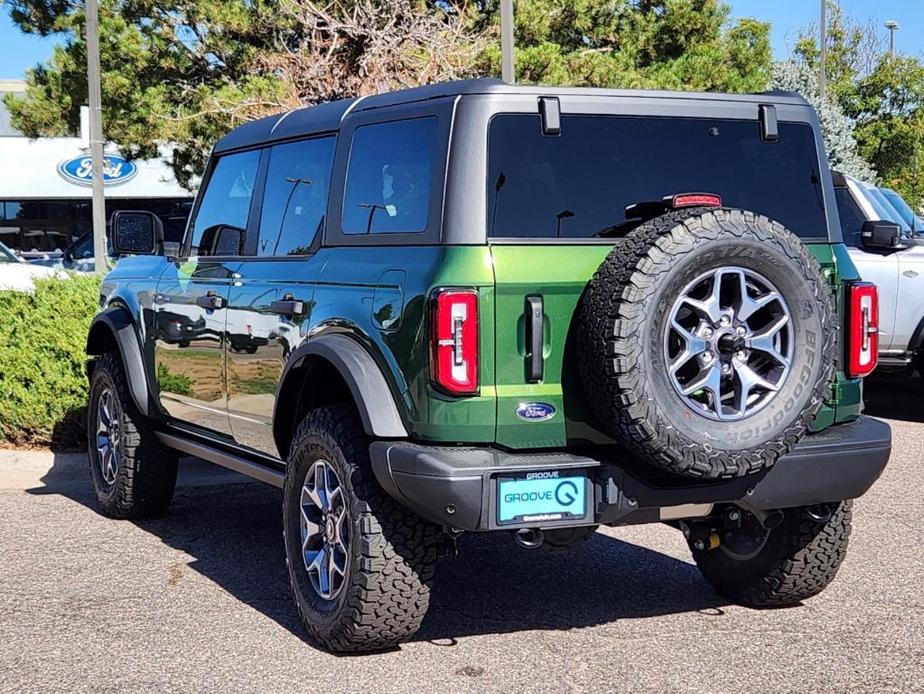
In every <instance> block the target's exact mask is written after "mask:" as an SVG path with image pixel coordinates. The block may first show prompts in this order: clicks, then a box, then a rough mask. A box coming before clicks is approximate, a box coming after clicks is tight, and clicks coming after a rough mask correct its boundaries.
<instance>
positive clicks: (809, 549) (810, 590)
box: [690, 501, 853, 607]
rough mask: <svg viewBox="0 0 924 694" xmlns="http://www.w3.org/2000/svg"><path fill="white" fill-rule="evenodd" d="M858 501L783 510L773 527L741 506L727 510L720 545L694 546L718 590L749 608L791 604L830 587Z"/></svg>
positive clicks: (698, 560)
mask: <svg viewBox="0 0 924 694" xmlns="http://www.w3.org/2000/svg"><path fill="white" fill-rule="evenodd" d="M852 512H853V502H852V501H841V502H840V503H835V504H822V505H818V506H804V507H800V508H791V509H785V510H783V520H782V522H781V523H780V524H779V525H778V526H777V527H775V528H772V529H770V530H767V529H765V528H763V527H762V526H761V524H760V523H758V522H757V519H756V518H755V517H754V516H753V515H751V514H750V513H747V512H745V511H741V510H737V509H735V510H733V511H731V512H729V513H727V514H726V520H725V521H724V523H723V529H722V531H721V533H720V537H719V546H718V547H716V548H715V549H697V548H696V547H695V546H694V544H693V543H692V542H691V544H690V549H691V550H692V552H693V559H695V560H696V564H697V566H699V570H700V571H701V572H702V574H703V576H704V577H705V578H706V580H707V581H709V583H710V584H711V585H712V587H713V588H715V590H716V591H717V592H718V593H720V594H721V595H724V596H725V597H727V598H729V599H730V600H733V601H734V602H737V603H740V604H742V605H746V606H748V607H788V606H791V605H797V604H799V603H800V602H802V601H803V600H807V599H808V598H811V597H813V596H815V595H818V594H819V593H820V592H821V591H823V590H824V589H825V588H827V587H828V585H829V584H830V583H831V581H833V580H834V577H835V575H836V574H837V570H838V569H839V568H840V565H841V563H842V562H843V561H844V557H845V556H846V554H847V542H848V540H849V538H850V524H851V518H852Z"/></svg>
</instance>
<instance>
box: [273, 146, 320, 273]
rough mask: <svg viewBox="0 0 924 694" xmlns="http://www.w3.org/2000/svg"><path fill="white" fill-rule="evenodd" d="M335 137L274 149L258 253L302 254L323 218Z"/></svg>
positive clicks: (318, 228) (307, 248)
mask: <svg viewBox="0 0 924 694" xmlns="http://www.w3.org/2000/svg"><path fill="white" fill-rule="evenodd" d="M334 143H335V140H334V138H333V137H322V138H316V139H313V140H303V141H301V142H291V143H289V144H285V145H276V146H275V147H273V148H272V149H271V150H270V160H269V167H268V168H267V172H266V188H265V192H264V194H263V211H262V213H261V218H260V242H259V243H258V244H257V254H258V255H304V254H305V253H307V252H308V250H309V248H310V246H311V242H312V241H313V240H314V238H315V236H316V235H317V234H318V231H319V230H320V229H321V227H322V226H323V224H324V213H325V212H326V210H327V191H328V187H329V184H330V171H331V165H332V163H333V158H334Z"/></svg>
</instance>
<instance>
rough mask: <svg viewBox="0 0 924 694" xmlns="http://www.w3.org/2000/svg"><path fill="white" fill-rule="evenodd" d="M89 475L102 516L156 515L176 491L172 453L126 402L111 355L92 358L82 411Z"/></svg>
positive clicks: (128, 396) (120, 372)
mask: <svg viewBox="0 0 924 694" xmlns="http://www.w3.org/2000/svg"><path fill="white" fill-rule="evenodd" d="M87 442H88V458H89V462H90V475H91V476H92V478H93V487H94V489H95V490H96V498H97V500H98V501H99V505H100V508H101V510H102V512H103V513H104V514H106V515H107V516H111V517H113V518H143V517H151V516H157V515H160V514H162V513H163V512H164V511H165V510H166V509H167V506H168V505H169V504H170V500H171V499H172V498H173V492H174V489H175V488H176V473H177V455H176V452H175V451H173V450H172V449H170V448H167V447H166V446H164V445H163V444H162V443H161V442H160V441H159V440H158V439H157V437H156V436H155V434H154V430H153V428H152V427H151V423H150V421H148V420H147V419H146V418H145V417H144V415H142V414H141V412H139V411H138V408H137V407H135V403H134V401H133V400H132V397H131V394H130V393H129V391H128V381H127V380H126V377H125V372H124V371H123V369H122V362H121V360H120V359H119V358H118V356H117V355H116V354H114V353H112V352H108V353H106V354H104V355H102V356H101V357H100V358H99V359H97V360H96V364H95V366H94V368H93V377H92V380H91V382H90V402H89V406H88V408H87Z"/></svg>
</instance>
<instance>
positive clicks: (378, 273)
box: [87, 80, 891, 651]
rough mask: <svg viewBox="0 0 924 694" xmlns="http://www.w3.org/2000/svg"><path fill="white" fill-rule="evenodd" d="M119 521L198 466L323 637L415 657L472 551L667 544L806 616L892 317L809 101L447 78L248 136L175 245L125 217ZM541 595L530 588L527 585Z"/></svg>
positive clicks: (823, 574)
mask: <svg viewBox="0 0 924 694" xmlns="http://www.w3.org/2000/svg"><path fill="white" fill-rule="evenodd" d="M112 234H113V241H114V246H115V249H116V250H117V251H118V252H119V254H120V255H122V256H130V257H123V258H122V259H121V260H120V261H119V262H118V264H117V266H116V267H115V269H114V270H112V272H110V273H109V275H108V276H107V277H106V279H105V281H104V283H103V287H102V295H101V311H100V313H99V315H98V316H97V317H96V319H95V320H94V322H93V325H92V327H91V328H90V333H89V337H88V341H87V352H88V354H89V355H90V356H91V360H90V362H89V369H88V370H89V377H90V382H91V388H90V402H89V417H88V433H89V439H90V446H89V448H90V451H89V453H90V469H91V472H92V476H93V482H94V484H95V488H96V493H97V496H98V498H99V503H100V506H101V508H102V510H103V512H104V513H106V514H108V515H111V516H113V517H118V518H128V517H139V516H146V515H152V514H157V513H161V512H163V511H164V510H165V509H166V507H167V505H168V503H169V502H170V499H171V496H172V494H173V491H174V486H175V481H176V473H177V458H178V455H180V454H191V455H195V456H198V457H200V458H204V459H205V460H208V461H212V462H214V463H217V464H219V465H223V466H226V467H228V468H231V469H233V470H237V471H239V472H242V473H244V474H246V475H250V476H252V477H254V478H257V479H259V480H262V481H264V482H268V483H270V484H274V485H276V486H278V487H281V488H282V489H283V490H284V491H283V508H282V512H283V527H284V542H285V552H286V556H287V558H288V571H289V576H290V579H291V589H292V595H293V597H294V601H295V606H296V608H297V610H298V614H299V616H300V618H301V621H302V623H303V624H304V627H305V630H306V631H307V634H308V637H309V639H310V640H311V641H312V642H313V643H316V644H319V645H321V646H323V647H325V648H328V649H331V650H334V651H359V650H374V649H381V648H387V647H390V646H393V645H394V644H396V643H398V642H399V641H401V640H402V639H406V638H408V637H410V636H411V635H413V634H414V633H415V631H416V630H417V629H418V627H419V626H420V623H421V620H422V619H423V618H424V615H425V614H426V611H427V604H428V596H429V593H430V589H431V583H432V580H433V576H434V569H435V565H436V563H437V560H438V559H439V557H440V556H441V555H442V554H443V553H444V550H445V549H446V548H447V546H448V547H450V548H451V547H452V545H453V542H454V540H455V538H456V537H457V536H458V535H459V534H460V533H462V532H465V531H469V532H484V531H491V532H503V531H506V532H510V533H511V534H512V535H513V536H514V537H515V538H516V541H517V542H518V543H519V544H520V545H521V546H523V547H526V548H539V549H541V548H551V549H557V550H563V549H565V548H567V547H569V546H571V545H574V544H575V543H578V542H580V541H582V540H585V539H586V538H587V537H589V536H590V535H592V534H593V532H594V530H595V528H597V527H598V526H600V525H609V526H616V525H625V524H636V523H668V524H670V525H672V526H674V527H676V528H677V529H679V530H680V531H681V532H683V534H684V535H685V536H686V538H687V539H688V542H689V544H690V547H691V550H692V553H693V557H694V559H695V560H696V563H697V564H698V566H699V568H700V569H701V570H702V573H703V575H704V576H705V578H706V580H707V581H709V583H711V584H712V585H713V586H714V587H715V589H716V590H717V591H719V592H720V593H722V594H723V595H725V596H727V597H728V598H730V599H732V600H735V601H738V602H740V603H742V604H745V605H751V606H754V607H774V606H782V605H791V604H794V603H798V602H799V601H801V600H804V599H806V598H809V597H811V596H812V595H815V594H817V593H818V592H819V591H821V590H822V589H823V588H824V587H825V586H826V585H827V584H828V583H829V582H830V581H831V580H832V579H833V577H834V575H835V573H836V572H837V569H838V566H839V565H840V563H841V561H842V560H843V558H844V553H845V551H846V547H847V539H848V535H849V533H850V522H851V501H850V499H853V498H855V497H858V496H860V495H862V494H863V493H865V492H866V490H867V489H868V488H869V487H870V485H872V484H873V482H874V481H875V480H876V479H877V477H878V476H879V475H880V473H881V472H882V470H883V467H884V466H885V464H886V462H887V460H888V457H889V451H890V446H891V434H890V430H889V427H888V426H887V425H886V424H884V423H882V422H879V421H876V420H874V419H871V418H867V417H863V416H861V414H860V413H861V410H862V400H861V380H860V379H861V378H862V377H863V376H865V375H866V374H868V373H869V372H870V371H871V370H872V369H873V368H874V366H875V363H876V353H877V345H876V341H877V319H878V317H877V296H876V289H875V287H874V286H872V285H870V284H866V283H863V282H860V281H859V278H858V276H857V273H856V270H855V268H854V266H853V264H852V263H851V262H850V258H849V256H848V254H847V250H846V248H845V247H844V245H843V243H842V240H841V231H840V225H839V223H838V216H837V207H836V203H835V197H834V191H833V189H832V184H831V176H830V173H829V166H828V163H827V161H826V157H825V153H824V147H823V144H822V139H821V136H820V134H819V128H818V121H817V119H816V116H815V114H814V112H813V111H812V109H811V108H810V107H809V106H808V105H807V103H806V102H805V101H803V100H802V99H801V98H800V97H797V96H795V95H791V94H782V93H768V94H757V95H723V94H692V93H682V94H681V93H668V92H632V91H616V90H612V91H611V90H593V89H548V88H541V87H514V86H510V85H506V84H503V83H501V82H498V81H495V80H478V81H468V82H456V83H451V84H442V85H436V86H430V87H423V88H419V89H411V90H407V91H401V92H396V93H389V94H380V95H378V96H370V97H364V98H359V99H352V100H345V101H339V102H335V103H328V104H323V105H320V106H316V107H314V108H306V109H300V110H296V111H292V112H290V113H286V114H283V115H281V116H276V117H271V118H266V119H263V120H259V121H256V122H252V123H248V124H246V125H243V126H241V127H239V128H238V129H236V130H234V131H233V132H231V133H230V134H228V135H227V136H226V137H225V138H224V139H222V140H221V141H220V142H219V143H218V144H217V145H216V147H215V149H214V153H213V156H212V158H211V161H210V163H209V165H208V168H207V171H206V172H205V176H204V179H203V182H202V186H201V190H200V192H199V196H198V200H197V202H196V205H195V209H194V211H193V214H192V217H191V219H190V222H189V226H188V229H187V232H186V235H185V239H184V241H183V242H182V244H180V245H179V246H178V247H171V245H170V244H166V243H164V242H163V240H162V233H161V229H160V227H159V224H158V221H157V219H156V218H155V217H153V216H152V215H150V214H148V213H143V212H139V213H134V212H120V213H117V214H116V215H115V216H114V218H113V220H112ZM524 580H525V579H524Z"/></svg>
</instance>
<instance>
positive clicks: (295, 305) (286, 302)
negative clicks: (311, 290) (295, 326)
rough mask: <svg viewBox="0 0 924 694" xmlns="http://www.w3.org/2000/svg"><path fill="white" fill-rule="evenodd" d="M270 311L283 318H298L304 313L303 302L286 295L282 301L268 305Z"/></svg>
mask: <svg viewBox="0 0 924 694" xmlns="http://www.w3.org/2000/svg"><path fill="white" fill-rule="evenodd" d="M270 311H272V312H273V313H279V314H281V315H283V316H289V317H292V316H300V315H302V314H303V313H304V312H305V302H304V301H299V300H298V299H296V298H294V297H293V296H292V295H291V294H286V295H285V296H284V297H282V299H279V300H278V301H274V302H273V303H271V304H270Z"/></svg>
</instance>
